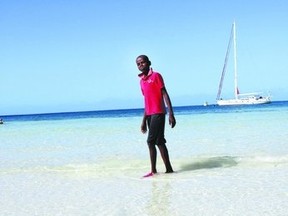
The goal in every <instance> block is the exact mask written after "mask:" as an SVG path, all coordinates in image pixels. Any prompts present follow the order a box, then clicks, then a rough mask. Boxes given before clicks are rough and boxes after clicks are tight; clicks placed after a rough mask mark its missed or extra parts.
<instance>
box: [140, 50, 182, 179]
mask: <svg viewBox="0 0 288 216" xmlns="http://www.w3.org/2000/svg"><path fill="white" fill-rule="evenodd" d="M136 64H137V67H138V69H139V71H141V73H140V74H139V75H138V76H139V77H140V79H141V80H140V86H141V90H142V93H143V95H144V102H145V109H144V116H143V121H142V124H141V131H142V133H146V132H147V124H148V128H149V132H148V138H147V144H148V147H149V152H150V162H151V172H150V173H148V174H147V175H145V176H143V177H150V176H153V174H155V173H157V169H156V160H157V150H156V145H157V147H158V149H159V151H160V153H161V157H162V159H163V162H164V164H165V167H166V173H172V172H173V169H172V166H171V163H170V159H169V153H168V149H167V147H166V144H165V143H166V140H165V136H164V131H165V114H166V107H165V103H166V105H167V108H168V112H169V124H170V125H171V127H172V128H174V126H175V125H176V120H175V117H174V113H173V108H172V104H171V100H170V97H169V95H168V92H167V90H166V88H165V85H164V81H163V78H162V76H161V74H159V73H158V72H155V71H153V69H152V68H151V67H150V66H151V62H150V60H149V58H148V57H147V56H146V55H140V56H138V57H137V58H136ZM164 102H165V103H164Z"/></svg>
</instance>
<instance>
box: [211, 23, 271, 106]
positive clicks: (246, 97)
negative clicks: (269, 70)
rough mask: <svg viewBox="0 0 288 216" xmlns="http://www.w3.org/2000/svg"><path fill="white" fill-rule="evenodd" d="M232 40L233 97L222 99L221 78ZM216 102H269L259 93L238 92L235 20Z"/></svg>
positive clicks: (221, 81)
mask: <svg viewBox="0 0 288 216" xmlns="http://www.w3.org/2000/svg"><path fill="white" fill-rule="evenodd" d="M232 40H233V50H234V95H235V98H233V99H222V98H221V91H222V85H223V80H224V76H225V72H226V66H227V62H228V57H229V52H230V49H231V43H232ZM216 102H217V104H218V105H251V104H265V103H270V102H271V100H270V97H269V96H265V97H264V96H261V95H260V93H246V94H240V93H239V89H238V80H237V56H236V26H235V22H234V23H233V25H232V30H231V35H230V39H229V44H228V49H227V52H226V57H225V62H224V67H223V70H222V75H221V79H220V84H219V88H218V94H217V99H216Z"/></svg>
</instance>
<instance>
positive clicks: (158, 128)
mask: <svg viewBox="0 0 288 216" xmlns="http://www.w3.org/2000/svg"><path fill="white" fill-rule="evenodd" d="M147 123H148V128H149V133H148V138H147V143H148V145H163V144H165V143H166V140H165V137H164V130H165V114H155V115H151V116H147Z"/></svg>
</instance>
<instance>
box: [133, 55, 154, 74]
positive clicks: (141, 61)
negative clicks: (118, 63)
mask: <svg viewBox="0 0 288 216" xmlns="http://www.w3.org/2000/svg"><path fill="white" fill-rule="evenodd" d="M136 64H137V67H138V69H139V70H140V71H141V72H142V74H144V75H147V74H148V72H149V70H150V66H151V62H150V60H149V58H148V56H146V55H140V56H138V57H137V58H136Z"/></svg>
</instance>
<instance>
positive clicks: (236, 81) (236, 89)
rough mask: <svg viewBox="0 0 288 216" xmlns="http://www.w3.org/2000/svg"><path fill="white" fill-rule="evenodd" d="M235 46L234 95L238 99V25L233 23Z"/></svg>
mask: <svg viewBox="0 0 288 216" xmlns="http://www.w3.org/2000/svg"><path fill="white" fill-rule="evenodd" d="M233 45H234V47H233V48H234V94H235V98H236V99H238V79H237V52H236V24H235V21H234V22H233Z"/></svg>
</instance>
